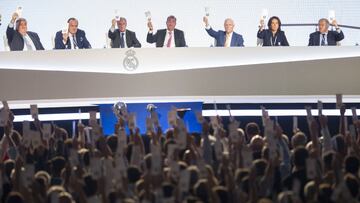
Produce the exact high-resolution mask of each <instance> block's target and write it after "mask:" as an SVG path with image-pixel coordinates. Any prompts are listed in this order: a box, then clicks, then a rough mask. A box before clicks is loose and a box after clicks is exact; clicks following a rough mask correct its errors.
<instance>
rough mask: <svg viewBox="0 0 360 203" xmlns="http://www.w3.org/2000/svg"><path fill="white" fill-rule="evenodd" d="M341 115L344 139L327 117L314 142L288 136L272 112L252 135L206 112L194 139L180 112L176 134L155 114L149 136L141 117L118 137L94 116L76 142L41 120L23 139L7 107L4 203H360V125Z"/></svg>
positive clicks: (313, 130)
mask: <svg viewBox="0 0 360 203" xmlns="http://www.w3.org/2000/svg"><path fill="white" fill-rule="evenodd" d="M339 111H340V115H341V116H340V119H339V120H340V127H339V132H336V133H330V132H329V129H328V123H327V117H326V116H325V115H322V113H321V111H319V116H318V117H313V116H311V115H309V114H308V116H307V120H308V125H309V131H310V134H309V135H306V134H304V133H303V132H302V131H301V129H296V130H294V134H292V135H285V134H284V133H283V131H282V128H281V125H280V123H278V121H277V119H272V118H271V117H270V116H269V115H268V113H267V111H266V109H263V111H262V112H263V116H262V118H263V123H262V126H261V125H259V124H257V123H248V124H247V125H246V127H245V128H244V129H241V128H239V121H237V120H236V119H235V118H234V117H230V123H229V125H228V126H224V125H223V122H222V118H221V117H219V116H217V117H211V118H204V117H202V116H201V114H198V115H197V118H198V119H197V120H198V121H197V122H199V123H201V125H202V132H201V133H189V132H188V131H187V129H186V126H185V124H184V121H183V120H182V119H181V118H179V117H178V116H177V115H176V111H175V110H171V112H169V114H168V121H169V124H170V125H171V127H170V128H169V129H162V127H161V126H160V125H159V122H158V120H157V116H156V115H157V113H156V112H155V113H151V115H149V117H148V118H147V120H146V126H147V127H146V129H147V132H146V134H145V135H141V134H140V132H139V129H138V128H137V126H136V125H135V122H134V119H135V118H134V116H133V114H131V113H123V114H122V115H120V116H118V121H117V123H116V125H115V126H114V131H115V133H114V134H113V135H108V136H104V135H103V134H102V128H101V125H100V124H99V123H98V121H97V120H96V117H95V116H93V115H94V114H90V120H89V122H88V126H86V125H85V124H83V123H82V122H81V121H79V122H78V126H77V127H78V133H76V134H75V135H73V136H72V137H71V136H69V133H68V132H67V131H66V130H65V129H63V128H61V127H60V126H56V125H54V124H51V123H42V122H41V121H40V120H39V119H38V116H37V115H33V118H34V120H33V121H31V122H24V123H23V129H22V132H19V131H17V130H15V129H14V128H13V120H14V115H13V113H12V112H11V110H10V109H9V108H8V106H7V105H4V107H3V108H2V109H1V111H0V114H1V122H0V124H1V125H2V126H3V128H4V135H3V136H2V137H1V142H0V155H1V159H0V197H1V202H5V203H15V202H16V203H21V202H37V203H40V202H51V203H54V202H56V203H57V202H60V203H72V202H80V203H85V202H90V203H92V202H104V203H106V202H109V203H117V202H127V203H132V202H141V203H153V202H169V203H170V202H194V203H195V202H196V203H232V202H236V203H241V202H259V203H270V202H279V203H290V202H299V203H301V202H314V203H315V202H322V203H331V202H334V203H335V202H344V201H347V202H358V201H359V198H360V196H359V194H360V193H359V188H360V187H359V184H360V183H359V167H360V160H359V156H360V147H359V146H360V145H359V144H360V136H359V133H360V121H359V120H357V116H356V115H353V124H352V125H350V126H348V125H347V122H346V121H345V111H346V109H345V105H342V106H341V108H340V109H339ZM354 112H356V111H354ZM354 114H355V113H354ZM125 128H129V134H127V133H126V132H127V131H125ZM261 129H262V130H261Z"/></svg>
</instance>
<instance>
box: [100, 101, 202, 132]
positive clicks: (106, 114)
mask: <svg viewBox="0 0 360 203" xmlns="http://www.w3.org/2000/svg"><path fill="white" fill-rule="evenodd" d="M153 104H155V106H156V107H157V109H156V112H157V113H158V116H159V122H160V126H161V127H162V129H163V131H165V130H166V129H168V128H169V124H168V119H167V114H168V112H169V111H170V110H171V108H172V107H176V108H179V109H180V108H190V109H191V110H190V111H188V112H186V113H185V115H184V122H185V125H186V126H187V129H188V131H189V132H201V125H200V124H199V123H198V122H197V120H196V116H195V112H198V111H199V112H201V111H202V102H180V103H153ZM147 105H148V103H136V104H127V108H128V111H129V112H132V113H135V114H136V125H137V127H139V129H140V132H141V133H142V134H144V133H146V117H147V116H149V113H148V111H147V110H146V106H147ZM99 106H100V119H101V124H102V127H103V132H104V134H105V135H110V134H112V133H114V126H115V123H116V122H117V118H116V117H115V115H114V113H113V105H111V104H100V105H99ZM126 130H128V129H126Z"/></svg>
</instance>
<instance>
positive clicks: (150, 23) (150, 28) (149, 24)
mask: <svg viewBox="0 0 360 203" xmlns="http://www.w3.org/2000/svg"><path fill="white" fill-rule="evenodd" d="M147 26H148V28H149V31H153V29H154V27H153V24H152V22H151V21H148V23H147Z"/></svg>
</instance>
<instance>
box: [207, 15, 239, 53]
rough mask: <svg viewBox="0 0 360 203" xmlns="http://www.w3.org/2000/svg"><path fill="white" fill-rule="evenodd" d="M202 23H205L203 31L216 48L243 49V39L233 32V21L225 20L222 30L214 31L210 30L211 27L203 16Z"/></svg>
mask: <svg viewBox="0 0 360 203" xmlns="http://www.w3.org/2000/svg"><path fill="white" fill-rule="evenodd" d="M203 21H204V23H205V26H206V28H205V30H206V32H207V33H208V34H209V35H210V36H211V37H213V38H215V40H216V45H215V46H217V47H243V46H244V39H243V37H242V36H241V35H240V34H238V33H236V32H234V26H235V24H234V21H233V20H232V19H230V18H227V19H225V21H224V29H225V31H223V30H219V31H215V30H213V29H212V27H211V26H210V25H209V19H208V18H207V17H206V16H205V17H204V18H203Z"/></svg>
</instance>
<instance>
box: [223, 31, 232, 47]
mask: <svg viewBox="0 0 360 203" xmlns="http://www.w3.org/2000/svg"><path fill="white" fill-rule="evenodd" d="M230 41H231V39H230V34H229V33H226V39H225V44H224V47H230Z"/></svg>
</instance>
